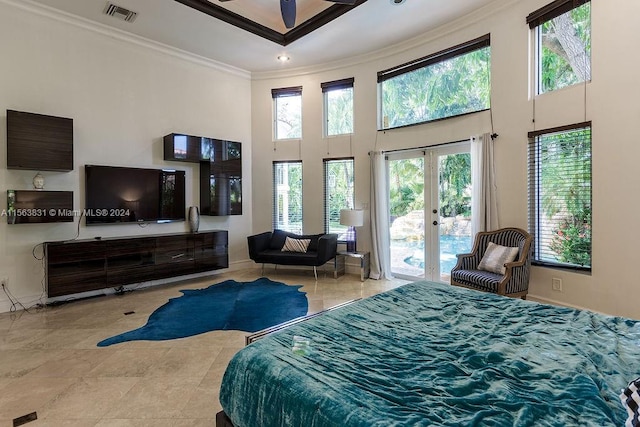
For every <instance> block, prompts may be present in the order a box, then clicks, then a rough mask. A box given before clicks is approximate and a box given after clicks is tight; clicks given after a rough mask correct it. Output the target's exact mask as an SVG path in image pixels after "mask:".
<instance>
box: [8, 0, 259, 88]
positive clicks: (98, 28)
mask: <svg viewBox="0 0 640 427" xmlns="http://www.w3.org/2000/svg"><path fill="white" fill-rule="evenodd" d="M0 4H5V5H7V6H10V7H15V8H16V9H20V10H23V11H26V12H29V13H33V14H36V15H39V16H42V17H45V18H49V19H53V20H55V21H58V22H63V23H65V24H69V25H73V26H75V27H77V28H82V29H84V30H88V31H92V32H94V33H97V34H101V35H103V36H106V37H111V38H114V39H117V40H120V41H123V42H126V43H131V44H134V45H137V46H140V47H143V48H145V49H149V50H152V51H155V52H159V53H162V54H165V55H169V56H172V57H174V58H177V59H180V60H183V61H188V62H192V63H194V64H198V65H202V66H205V67H208V68H212V69H215V70H217V71H222V72H224V73H228V74H232V75H234V76H238V77H242V78H245V79H250V78H251V73H250V72H249V71H247V70H244V69H241V68H238V67H234V66H232V65H229V64H225V63H223V62H219V61H215V60H212V59H209V58H206V57H204V56H200V55H196V54H193V53H191V52H187V51H185V50H182V49H178V48H175V47H172V46H169V45H166V44H164V43H160V42H156V41H154V40H151V39H148V38H145V37H141V36H138V35H136V34H133V33H130V32H127V31H124V30H120V29H118V28H114V27H110V26H108V25H105V24H101V23H99V22H96V21H92V20H90V19H86V18H82V17H80V16H76V15H72V14H70V13H67V12H64V11H61V10H59V9H54V8H52V7H50V6H46V5H42V4H39V3H35V2H33V1H31V0H0Z"/></svg>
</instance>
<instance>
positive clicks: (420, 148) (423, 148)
mask: <svg viewBox="0 0 640 427" xmlns="http://www.w3.org/2000/svg"><path fill="white" fill-rule="evenodd" d="M497 137H498V134H497V133H492V134H491V139H496V138H497ZM467 141H469V140H468V139H460V140H458V141H450V142H441V143H440V144H434V145H423V146H421V147H411V148H400V149H397V150H388V151H385V150H382V151H381V152H382V153H383V154H386V153H402V152H403V151H420V150H428V149H429V148H435V147H442V146H443V145H451V144H459V143H461V142H467ZM371 153H373V151H369V152H368V153H367V154H369V155H371Z"/></svg>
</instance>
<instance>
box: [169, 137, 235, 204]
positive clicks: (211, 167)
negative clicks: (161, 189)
mask: <svg viewBox="0 0 640 427" xmlns="http://www.w3.org/2000/svg"><path fill="white" fill-rule="evenodd" d="M164 159H165V160H170V161H181V162H188V163H198V164H199V165H200V214H201V215H210V216H223V215H242V144H241V143H240V142H234V141H223V140H220V139H214V138H205V137H200V136H191V135H183V134H176V133H172V134H169V135H167V136H165V137H164Z"/></svg>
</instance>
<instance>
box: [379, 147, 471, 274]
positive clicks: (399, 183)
mask: <svg viewBox="0 0 640 427" xmlns="http://www.w3.org/2000/svg"><path fill="white" fill-rule="evenodd" d="M387 168H388V177H389V219H390V223H389V237H390V243H391V249H390V255H391V273H392V274H393V275H395V276H397V277H401V278H406V279H426V280H433V281H438V282H445V283H448V282H449V281H450V274H451V269H452V268H453V267H454V266H455V265H456V262H457V257H456V255H457V254H460V253H467V252H470V251H471V245H472V236H471V194H472V191H471V155H470V153H469V144H468V143H460V144H452V145H447V146H440V147H434V148H431V149H425V150H424V151H422V150H421V151H412V152H408V153H394V154H390V155H389V156H388V160H387Z"/></svg>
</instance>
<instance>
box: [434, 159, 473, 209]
mask: <svg viewBox="0 0 640 427" xmlns="http://www.w3.org/2000/svg"><path fill="white" fill-rule="evenodd" d="M439 169H440V215H442V216H445V217H454V216H456V215H463V216H467V217H470V216H471V191H470V190H471V154H469V153H464V154H452V155H447V156H441V157H440V168H439Z"/></svg>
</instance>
